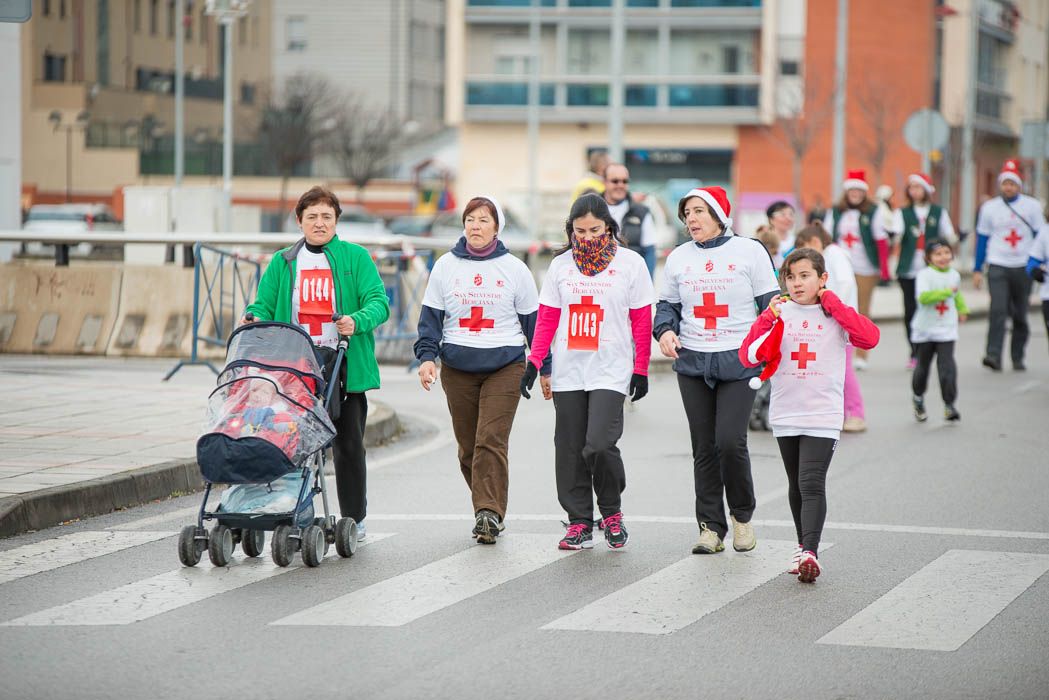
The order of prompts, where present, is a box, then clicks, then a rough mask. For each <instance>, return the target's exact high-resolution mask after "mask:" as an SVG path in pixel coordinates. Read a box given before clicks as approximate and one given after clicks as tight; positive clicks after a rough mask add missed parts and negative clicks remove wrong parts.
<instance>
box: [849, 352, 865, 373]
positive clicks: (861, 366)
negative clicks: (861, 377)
mask: <svg viewBox="0 0 1049 700" xmlns="http://www.w3.org/2000/svg"><path fill="white" fill-rule="evenodd" d="M852 367H853V369H855V370H856V371H857V372H862V371H863V370H865V369H867V360H865V359H863V358H862V357H860V356H859V355H856V356H855V357H853V358H852Z"/></svg>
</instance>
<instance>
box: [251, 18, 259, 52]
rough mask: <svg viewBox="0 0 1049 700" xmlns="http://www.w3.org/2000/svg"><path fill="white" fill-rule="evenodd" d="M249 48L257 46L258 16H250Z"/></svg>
mask: <svg viewBox="0 0 1049 700" xmlns="http://www.w3.org/2000/svg"><path fill="white" fill-rule="evenodd" d="M251 48H253V49H257V48H259V18H258V17H252V18H251Z"/></svg>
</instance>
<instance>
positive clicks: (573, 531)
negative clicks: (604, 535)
mask: <svg viewBox="0 0 1049 700" xmlns="http://www.w3.org/2000/svg"><path fill="white" fill-rule="evenodd" d="M557 548H558V549H593V548H594V530H593V528H591V527H590V526H589V525H586V524H585V523H569V525H568V531H567V532H565V536H564V537H562V538H561V541H560V542H558V543H557Z"/></svg>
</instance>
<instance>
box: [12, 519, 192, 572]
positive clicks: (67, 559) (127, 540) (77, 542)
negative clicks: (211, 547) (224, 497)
mask: <svg viewBox="0 0 1049 700" xmlns="http://www.w3.org/2000/svg"><path fill="white" fill-rule="evenodd" d="M176 534H177V533H174V532H108V531H97V532H96V531H87V532H73V533H70V534H68V535H62V536H61V537H54V538H51V539H49V540H43V541H42V542H35V543H33V544H26V545H22V546H21V547H15V548H13V549H8V550H5V551H2V552H0V584H3V583H9V582H11V581H15V580H17V579H20V578H25V577H26V576H32V575H34V574H39V573H42V572H44V571H51V570H52V569H58V568H60V567H63V566H69V565H70V564H77V563H80V562H82V561H87V560H88V559H94V558H95V557H102V556H105V555H107V554H113V553H114V552H119V551H121V550H124V549H130V548H131V547H137V546H139V545H142V544H146V543H148V542H155V541H157V540H162V539H164V538H165V537H174V536H175V535H176Z"/></svg>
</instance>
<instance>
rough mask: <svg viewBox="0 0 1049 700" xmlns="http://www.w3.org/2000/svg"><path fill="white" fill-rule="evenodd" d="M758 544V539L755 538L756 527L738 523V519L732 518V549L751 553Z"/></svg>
mask: <svg viewBox="0 0 1049 700" xmlns="http://www.w3.org/2000/svg"><path fill="white" fill-rule="evenodd" d="M729 517H731V516H729ZM757 544H758V539H757V537H755V536H754V526H753V525H751V524H750V523H740V522H736V519H735V518H732V549H734V550H736V551H737V552H749V551H750V550H752V549H754V547H756V546H757Z"/></svg>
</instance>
